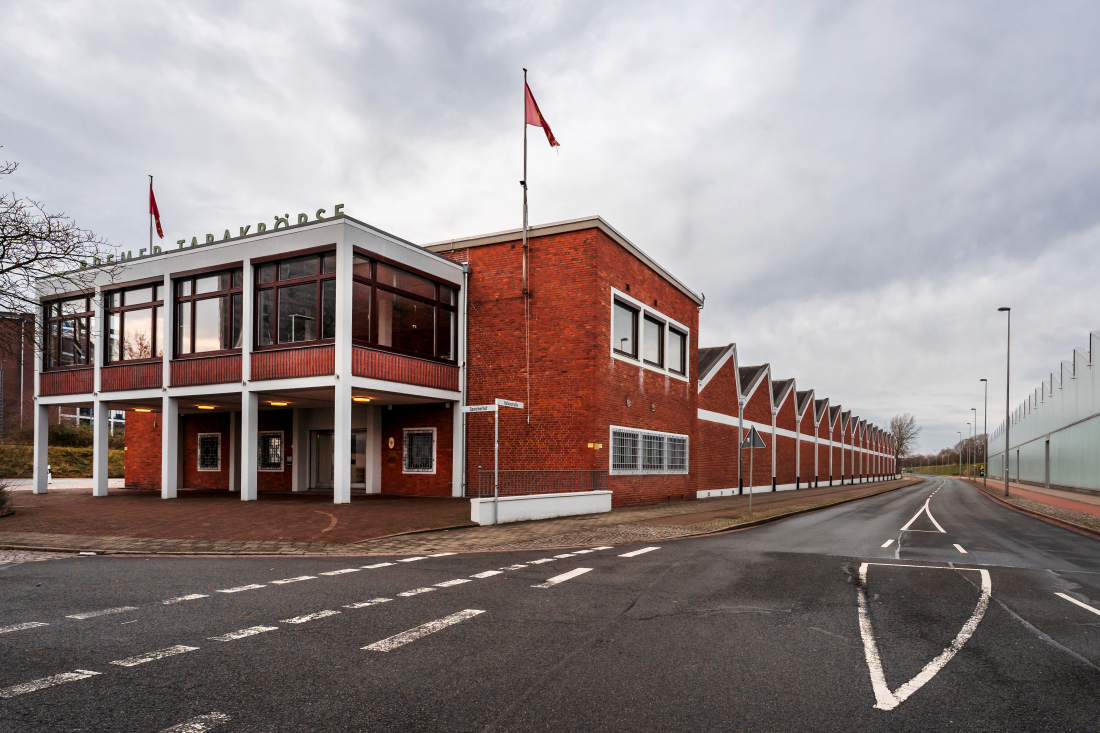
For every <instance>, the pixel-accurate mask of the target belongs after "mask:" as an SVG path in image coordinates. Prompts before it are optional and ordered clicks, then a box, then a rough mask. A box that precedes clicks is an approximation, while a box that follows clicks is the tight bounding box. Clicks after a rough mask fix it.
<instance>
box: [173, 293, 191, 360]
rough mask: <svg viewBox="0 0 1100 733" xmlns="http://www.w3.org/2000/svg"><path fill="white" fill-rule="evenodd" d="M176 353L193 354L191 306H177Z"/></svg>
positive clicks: (187, 304)
mask: <svg viewBox="0 0 1100 733" xmlns="http://www.w3.org/2000/svg"><path fill="white" fill-rule="evenodd" d="M176 353H177V354H190V353H191V304H190V303H180V304H179V305H177V306H176Z"/></svg>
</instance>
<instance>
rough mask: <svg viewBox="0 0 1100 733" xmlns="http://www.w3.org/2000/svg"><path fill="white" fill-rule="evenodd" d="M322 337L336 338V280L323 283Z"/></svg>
mask: <svg viewBox="0 0 1100 733" xmlns="http://www.w3.org/2000/svg"><path fill="white" fill-rule="evenodd" d="M321 338H323V339H331V338H336V281H335V280H326V281H325V282H323V283H321Z"/></svg>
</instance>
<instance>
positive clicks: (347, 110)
mask: <svg viewBox="0 0 1100 733" xmlns="http://www.w3.org/2000/svg"><path fill="white" fill-rule="evenodd" d="M0 14H2V18H3V20H2V22H0V68H2V69H3V72H0V93H2V96H0V100H2V102H0V145H3V146H4V147H3V149H2V150H0V157H3V158H5V159H8V160H16V161H19V163H20V168H19V171H18V173H17V174H16V175H15V176H12V177H10V178H8V179H7V180H6V181H5V182H4V183H5V184H6V186H7V187H8V188H11V189H14V191H15V192H16V193H17V194H19V195H22V196H29V197H34V198H39V199H42V200H44V201H45V202H46V204H47V205H48V207H49V208H52V209H54V210H62V211H65V212H66V213H67V214H69V215H71V216H73V217H74V218H75V219H76V220H77V222H78V223H79V224H81V225H82V226H85V227H88V228H91V229H93V230H95V231H96V232H97V233H99V234H101V235H103V236H105V237H107V238H108V239H109V240H110V241H111V242H112V244H114V245H117V246H118V247H120V248H121V249H130V250H133V251H134V252H135V254H136V251H137V249H138V248H139V247H143V246H146V244H147V241H148V218H147V214H146V186H147V181H148V179H147V178H146V176H147V174H150V173H152V174H154V175H155V176H156V192H157V199H158V203H159V204H160V210H161V215H162V220H163V223H164V227H165V235H166V239H167V241H169V242H174V241H175V240H177V239H181V238H185V237H186V238H188V239H190V238H191V237H192V236H199V237H200V240H201V239H202V237H203V235H205V233H207V232H212V233H215V234H216V235H217V236H218V237H219V238H220V235H221V232H222V231H223V230H224V229H225V228H227V227H230V228H232V229H233V231H234V232H236V229H237V227H239V226H242V225H244V224H249V223H251V224H252V225H253V228H255V223H256V222H259V221H265V222H267V223H268V225H269V226H270V225H271V224H272V223H273V217H274V216H275V215H276V214H278V215H282V214H285V213H289V214H291V215H292V216H294V215H296V214H297V213H298V212H312V211H314V210H316V209H317V208H319V207H326V208H328V209H330V210H331V208H332V206H333V205H334V204H337V203H343V204H345V211H346V213H347V214H349V215H351V216H354V217H356V218H358V219H361V220H364V221H367V222H369V223H372V224H374V225H376V226H378V227H380V228H382V229H385V230H387V231H390V232H393V233H394V234H397V235H399V236H402V237H405V238H406V239H410V240H412V241H414V242H419V243H426V242H432V241H436V240H440V239H447V238H450V237H456V236H466V235H472V234H479V233H484V232H489V231H497V230H501V229H507V228H512V227H516V226H518V225H519V224H520V200H521V199H520V190H519V186H518V183H517V181H518V180H519V178H520V177H521V165H522V143H521V140H522V138H521V135H522V132H521V121H522V71H521V67H524V66H526V67H527V68H528V69H529V70H530V83H531V87H532V89H533V91H534V93H535V95H536V98H537V99H538V101H539V105H540V107H541V108H542V111H543V114H544V115H545V117H546V118H547V119H548V120H549V122H550V123H551V125H552V126H553V129H554V132H555V134H556V136H557V138H558V140H559V141H560V142H561V147H560V148H559V149H558V150H557V151H551V150H550V149H549V147H548V146H547V144H546V142H545V139H543V138H540V136H539V135H540V132H539V131H538V130H537V129H534V128H532V133H533V134H532V136H531V155H530V172H529V181H530V198H531V204H530V210H531V221H532V223H541V222H548V221H556V220H560V219H569V218H575V217H579V216H584V215H589V214H600V215H602V216H603V217H604V218H605V219H607V220H608V221H609V222H610V223H611V224H612V225H613V226H615V227H616V228H617V229H619V230H620V231H621V232H622V233H623V234H625V235H626V236H627V237H628V238H630V239H631V240H632V241H634V242H635V243H636V244H637V245H638V246H639V247H641V248H642V249H643V250H645V251H646V252H648V253H649V254H650V255H652V256H653V257H654V258H656V259H657V261H659V262H661V263H662V264H663V265H664V266H665V267H667V268H668V269H669V270H670V271H671V272H673V273H674V274H675V275H676V276H677V277H679V278H680V279H682V280H683V281H684V282H686V283H687V284H689V285H690V286H691V287H692V288H694V289H695V290H696V291H697V292H703V293H705V294H706V308H705V310H704V311H703V313H702V318H701V324H702V325H701V331H702V333H701V341H702V345H704V346H708V345H720V344H725V343H729V342H731V341H735V342H736V343H737V344H738V350H739V353H740V355H741V357H742V360H743V363H744V364H752V363H761V362H765V361H766V362H770V363H771V364H772V367H773V374H774V375H775V376H776V377H777V378H786V377H795V378H796V379H797V382H798V388H799V389H811V388H812V389H815V390H816V391H817V395H818V396H819V397H822V396H827V397H829V398H831V399H832V400H833V402H834V404H835V403H837V402H839V403H841V404H843V405H844V406H845V408H850V409H852V410H854V411H855V412H856V413H857V414H859V415H861V416H864V417H867V418H869V419H871V420H873V421H875V422H876V423H878V424H880V425H885V424H886V423H887V421H888V420H889V418H890V417H891V416H892V415H894V414H896V413H898V412H912V413H914V414H915V415H916V416H917V418H918V420H919V422H920V424H921V425H922V426H924V434H923V436H922V440H921V448H922V449H925V450H935V449H938V448H940V447H943V446H945V445H947V444H950V443H954V441H955V440H956V439H957V435H956V431H960V430H961V431H963V432H965V431H966V423H967V422H968V421H969V420H970V415H971V413H970V408H971V407H976V408H978V411H979V421H980V420H981V417H980V415H981V410H982V387H981V384H980V383H979V381H978V380H979V379H980V378H981V377H988V378H989V380H990V418H989V428H990V431H992V430H993V428H994V427H995V426H996V425H997V424H998V423H999V416H1003V413H1004V399H1005V376H1004V372H1005V369H1004V359H1005V334H1004V331H1005V323H1004V315H1003V314H999V313H997V312H996V308H997V307H998V306H1000V305H1010V306H1012V307H1013V315H1014V316H1015V318H1014V320H1013V354H1012V356H1013V389H1012V403H1013V406H1015V405H1016V404H1017V403H1018V402H1019V401H1020V400H1022V399H1023V398H1024V397H1025V395H1026V394H1027V393H1028V392H1030V391H1031V390H1033V389H1034V388H1035V387H1037V386H1038V384H1039V382H1040V380H1041V379H1043V378H1044V377H1046V376H1047V375H1048V374H1049V372H1051V371H1057V369H1058V365H1059V362H1060V361H1061V360H1063V359H1068V358H1070V355H1071V353H1072V349H1073V348H1074V347H1079V346H1083V345H1087V343H1088V333H1089V331H1090V329H1094V328H1100V323H1098V321H1100V313H1098V312H1097V311H1098V310H1100V309H1098V308H1097V303H1098V298H1097V294H1098V293H1097V284H1098V283H1100V248H1098V246H1097V245H1098V244H1100V227H1098V224H1100V206H1098V205H1097V201H1100V172H1098V166H1097V162H1098V160H1100V157H1098V156H1100V84H1098V83H1097V79H1100V68H1098V67H1100V43H1097V40H1096V39H1097V38H1100V6H1097V5H1096V4H1095V3H1090V2H1080V3H1071V2H1065V3H1063V2H1045V3H1037V2H1026V3H1025V2H1008V1H1006V0H996V2H986V3H982V2H896V3H889V2H821V3H813V2H806V1H805V0H799V1H797V2H777V1H774V0H773V1H772V2H732V1H730V0H725V1H723V2H716V3H691V2H682V1H681V2H669V3H659V2H639V1H637V0H633V1H631V2H623V3H614V2H600V3H593V2H550V1H548V0H539V1H538V2H532V3H517V2H485V3H480V4H478V3H457V2H437V3H416V2H395V3H343V2H335V1H332V2H317V1H316V0H314V1H313V2H309V3H286V4H280V3H276V2H271V1H265V2H224V1H223V2H209V3H188V2H182V1H180V0H173V1H172V2H152V1H150V0H143V1H142V2H134V3H113V4H112V3H108V2H97V3H80V2H74V3H57V2H45V1H43V0H34V1H33V2H12V0H7V1H6V2H4V3H3V6H2V10H0Z"/></svg>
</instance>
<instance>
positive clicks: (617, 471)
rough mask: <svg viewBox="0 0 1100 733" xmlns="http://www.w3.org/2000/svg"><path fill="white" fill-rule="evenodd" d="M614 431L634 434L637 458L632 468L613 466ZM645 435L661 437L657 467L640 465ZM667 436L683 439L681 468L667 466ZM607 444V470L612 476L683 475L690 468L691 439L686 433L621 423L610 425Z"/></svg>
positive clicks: (642, 457) (641, 463)
mask: <svg viewBox="0 0 1100 733" xmlns="http://www.w3.org/2000/svg"><path fill="white" fill-rule="evenodd" d="M615 433H629V434H632V435H634V438H635V440H636V441H637V446H638V452H637V458H636V460H635V463H634V468H616V467H615ZM647 437H648V438H649V439H651V440H652V439H654V438H660V439H661V446H662V458H661V462H662V467H661V468H659V469H652V468H648V469H647V468H643V467H642V466H643V461H644V454H645V442H646V438H647ZM669 438H681V439H683V441H684V466H683V468H681V469H672V468H669V467H668V455H669V451H668V439H669ZM608 445H609V446H610V448H611V450H609V451H608V452H607V468H608V472H609V473H610V475H612V476H655V475H661V476H665V475H672V476H685V475H687V474H688V473H689V472H690V469H691V439H690V438H689V437H688V436H687V435H683V434H682V433H663V432H661V431H659V430H642V429H640V428H628V427H624V426H622V425H612V426H611V428H610V430H609V433H608Z"/></svg>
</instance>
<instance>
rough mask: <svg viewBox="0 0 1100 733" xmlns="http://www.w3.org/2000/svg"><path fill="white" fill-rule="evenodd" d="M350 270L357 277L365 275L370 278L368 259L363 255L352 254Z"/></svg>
mask: <svg viewBox="0 0 1100 733" xmlns="http://www.w3.org/2000/svg"><path fill="white" fill-rule="evenodd" d="M351 271H352V274H354V275H358V276H359V277H365V278H367V279H368V280H369V279H370V260H368V259H367V258H366V257H364V256H363V255H352V259H351Z"/></svg>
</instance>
